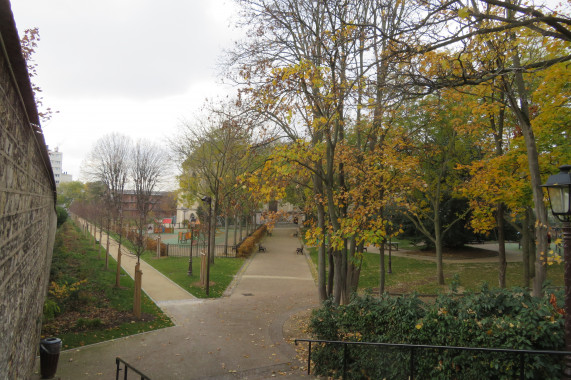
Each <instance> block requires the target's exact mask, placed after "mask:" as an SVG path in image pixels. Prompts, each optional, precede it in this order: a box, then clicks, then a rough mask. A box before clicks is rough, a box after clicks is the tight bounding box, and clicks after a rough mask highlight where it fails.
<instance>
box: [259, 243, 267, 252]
mask: <svg viewBox="0 0 571 380" xmlns="http://www.w3.org/2000/svg"><path fill="white" fill-rule="evenodd" d="M258 252H266V247H262V245H261V244H260V245H259V246H258Z"/></svg>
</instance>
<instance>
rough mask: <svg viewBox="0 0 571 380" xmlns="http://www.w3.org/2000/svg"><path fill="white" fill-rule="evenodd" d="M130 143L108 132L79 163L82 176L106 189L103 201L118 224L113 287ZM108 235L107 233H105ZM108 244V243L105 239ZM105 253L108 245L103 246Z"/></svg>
mask: <svg viewBox="0 0 571 380" xmlns="http://www.w3.org/2000/svg"><path fill="white" fill-rule="evenodd" d="M130 145H131V140H130V139H129V138H128V137H127V136H124V135H121V134H118V133H112V134H109V135H106V136H103V137H102V138H100V139H99V140H97V142H96V143H95V145H94V146H93V149H92V150H91V152H90V154H89V156H88V158H87V160H86V161H85V162H84V164H83V168H82V169H83V172H84V174H85V175H86V176H87V177H88V178H89V179H91V180H93V181H100V182H101V183H103V185H104V186H105V187H106V200H107V204H108V207H109V209H110V213H109V214H108V215H109V217H108V223H107V226H108V228H109V220H110V218H111V216H113V217H114V219H115V220H118V222H119V225H118V227H119V229H118V233H119V247H118V251H117V252H118V253H117V272H116V276H115V286H117V287H119V284H120V282H119V281H120V274H121V240H122V230H123V192H124V190H125V185H126V183H127V177H128V174H129V152H130ZM108 232H109V231H108ZM107 241H108V242H109V240H107ZM107 254H109V244H107Z"/></svg>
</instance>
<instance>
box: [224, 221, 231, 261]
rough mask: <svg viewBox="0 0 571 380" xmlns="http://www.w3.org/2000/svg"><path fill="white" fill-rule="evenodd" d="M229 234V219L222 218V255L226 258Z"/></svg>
mask: <svg viewBox="0 0 571 380" xmlns="http://www.w3.org/2000/svg"><path fill="white" fill-rule="evenodd" d="M229 232H230V217H229V216H228V214H226V216H225V217H224V255H225V256H228V233H229Z"/></svg>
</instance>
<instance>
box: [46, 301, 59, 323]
mask: <svg viewBox="0 0 571 380" xmlns="http://www.w3.org/2000/svg"><path fill="white" fill-rule="evenodd" d="M60 311H61V310H60V308H59V306H58V304H57V303H56V302H55V301H54V300H51V299H49V298H46V301H45V302H44V322H49V321H51V320H52V319H54V318H55V317H57V316H58V315H59V313H60Z"/></svg>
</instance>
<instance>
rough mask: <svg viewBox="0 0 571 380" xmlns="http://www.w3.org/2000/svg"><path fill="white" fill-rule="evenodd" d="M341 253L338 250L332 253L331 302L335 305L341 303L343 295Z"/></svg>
mask: <svg viewBox="0 0 571 380" xmlns="http://www.w3.org/2000/svg"><path fill="white" fill-rule="evenodd" d="M341 255H342V252H341V251H338V250H334V251H333V268H334V270H335V272H334V274H333V302H334V303H335V305H339V304H340V303H341V297H342V295H343V277H344V276H342V274H343V273H342V269H341V268H342V265H343V259H342V257H341Z"/></svg>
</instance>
